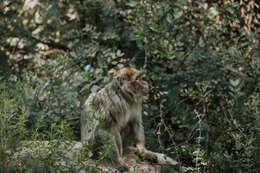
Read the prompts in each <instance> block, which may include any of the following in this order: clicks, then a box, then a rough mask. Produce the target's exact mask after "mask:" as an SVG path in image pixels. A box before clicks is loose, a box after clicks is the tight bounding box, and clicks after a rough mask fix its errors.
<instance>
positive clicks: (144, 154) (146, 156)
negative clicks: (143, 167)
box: [128, 145, 158, 163]
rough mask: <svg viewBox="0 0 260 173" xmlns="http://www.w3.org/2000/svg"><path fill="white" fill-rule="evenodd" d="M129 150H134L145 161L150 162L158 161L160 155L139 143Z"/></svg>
mask: <svg viewBox="0 0 260 173" xmlns="http://www.w3.org/2000/svg"><path fill="white" fill-rule="evenodd" d="M128 150H129V151H130V152H134V153H135V154H136V155H137V156H139V157H140V159H141V160H143V161H148V162H150V163H158V157H157V155H156V153H154V152H152V151H149V150H147V149H146V148H145V147H144V146H142V145H137V146H136V147H129V148H128Z"/></svg>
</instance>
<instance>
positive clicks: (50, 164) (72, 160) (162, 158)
mask: <svg viewBox="0 0 260 173" xmlns="http://www.w3.org/2000/svg"><path fill="white" fill-rule="evenodd" d="M137 152H138V150H137V149H136V148H135V147H129V149H128V151H127V152H126V154H125V156H124V160H125V162H126V163H127V164H128V170H122V169H119V168H116V166H111V165H109V164H104V163H101V162H100V161H97V160H93V159H89V156H90V154H91V152H86V151H85V149H84V147H83V145H82V143H81V142H77V141H63V142H60V141H57V140H54V141H22V142H21V143H20V146H19V147H18V149H17V150H16V152H11V151H6V153H8V155H10V159H9V161H8V165H9V166H8V169H7V170H6V172H7V173H8V172H14V171H17V172H21V171H22V170H26V171H22V172H28V173H30V172H39V171H42V172H44V171H47V170H48V171H50V170H51V171H52V172H78V173H89V172H102V173H103V172H107V173H160V171H161V169H162V168H163V166H164V165H177V164H178V163H177V162H176V161H175V160H173V159H172V158H170V157H167V156H166V155H165V154H162V153H155V152H150V153H149V155H142V154H137ZM12 153H13V154H12ZM151 156H152V158H149V157H151ZM72 170H73V171H72Z"/></svg>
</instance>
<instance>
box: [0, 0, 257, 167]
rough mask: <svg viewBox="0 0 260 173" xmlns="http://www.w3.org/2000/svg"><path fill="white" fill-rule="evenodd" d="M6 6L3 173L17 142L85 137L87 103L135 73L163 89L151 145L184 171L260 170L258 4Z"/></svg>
mask: <svg viewBox="0 0 260 173" xmlns="http://www.w3.org/2000/svg"><path fill="white" fill-rule="evenodd" d="M0 8H1V10H0V34H1V38H0V43H1V44H0V60H1V61H0V62H1V63H0V82H1V83H0V97H1V99H0V172H2V171H3V172H5V169H7V166H6V165H8V164H7V162H8V154H6V152H5V151H6V150H9V149H12V150H14V151H15V148H16V146H15V145H14V143H15V141H20V140H25V139H26V140H40V139H41V140H42V139H44V140H52V139H60V140H68V139H73V140H75V139H76V140H79V128H78V127H79V116H80V111H81V104H82V101H83V100H84V99H86V97H87V96H88V95H89V94H90V93H91V92H95V91H98V90H99V89H100V88H102V86H104V85H105V84H106V83H108V82H109V81H110V80H111V77H112V75H113V74H114V72H115V70H116V69H118V68H120V67H122V66H129V65H133V66H135V67H137V68H139V69H141V70H143V71H145V72H146V77H145V78H146V80H147V81H149V84H150V85H151V86H152V87H151V91H150V93H149V98H148V99H147V102H146V103H145V105H144V107H145V112H144V114H145V115H144V121H145V128H146V129H147V130H146V136H147V146H148V148H150V149H151V150H153V151H159V152H162V153H166V154H167V155H169V156H171V157H173V158H175V159H176V160H178V162H179V163H180V166H181V167H182V169H183V170H185V172H259V171H260V167H259V165H260V160H259V158H258V156H259V155H260V146H259V143H260V138H259V136H260V128H259V127H260V110H259V108H260V107H259V106H260V78H259V76H260V49H259V47H260V46H259V39H260V38H259V33H260V13H259V8H260V4H259V2H257V1H255V0H240V1H238V0H226V1H222V0H219V1H213V0H197V1H195V0H176V1H172V0H164V1H157V0H136V1H135V0H127V1H122V0H117V1H116V0H115V1H112V0H110V1H103V0H98V1H92V0H79V1H68V0H59V1H51V0H44V1H42V0H38V1H37V0H32V1H27V0H23V1H21V0H0ZM71 132H73V133H71ZM52 169H54V168H52ZM177 169H179V168H177ZM170 170H172V168H170ZM168 171H169V170H168ZM165 172H167V170H166V171H165Z"/></svg>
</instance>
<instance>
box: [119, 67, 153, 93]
mask: <svg viewBox="0 0 260 173" xmlns="http://www.w3.org/2000/svg"><path fill="white" fill-rule="evenodd" d="M142 75H143V73H142V72H140V71H139V70H137V69H135V68H123V69H121V70H119V71H118V73H117V78H118V79H119V80H120V84H121V86H120V87H121V89H122V90H123V91H124V92H128V93H131V94H134V95H139V96H143V95H146V94H147V93H148V91H149V85H148V83H147V82H146V81H144V80H143V79H142Z"/></svg>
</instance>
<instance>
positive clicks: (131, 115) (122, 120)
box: [117, 109, 141, 129]
mask: <svg viewBox="0 0 260 173" xmlns="http://www.w3.org/2000/svg"><path fill="white" fill-rule="evenodd" d="M140 114H141V110H137V109H129V110H128V111H127V112H125V113H124V114H122V115H121V116H120V117H119V119H118V121H117V126H118V127H119V128H120V129H124V128H125V127H126V126H128V124H129V123H130V122H131V121H133V120H134V119H136V117H137V116H140Z"/></svg>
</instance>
